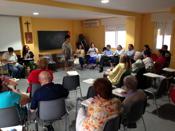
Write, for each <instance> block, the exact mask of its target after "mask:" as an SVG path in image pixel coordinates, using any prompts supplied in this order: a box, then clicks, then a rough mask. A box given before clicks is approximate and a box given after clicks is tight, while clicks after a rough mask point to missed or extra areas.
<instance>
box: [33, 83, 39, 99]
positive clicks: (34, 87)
mask: <svg viewBox="0 0 175 131" xmlns="http://www.w3.org/2000/svg"><path fill="white" fill-rule="evenodd" d="M40 87H41V85H40V84H32V92H31V97H33V95H34V94H35V92H36V90H38V89H39V88H40Z"/></svg>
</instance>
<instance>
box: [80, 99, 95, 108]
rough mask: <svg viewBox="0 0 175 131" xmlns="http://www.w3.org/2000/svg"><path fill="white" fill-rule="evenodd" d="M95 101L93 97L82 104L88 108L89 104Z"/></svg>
mask: <svg viewBox="0 0 175 131" xmlns="http://www.w3.org/2000/svg"><path fill="white" fill-rule="evenodd" d="M93 99H94V98H92V97H91V98H89V99H86V100H84V101H82V102H81V104H82V105H83V106H85V107H88V106H89V104H91V103H92V101H93Z"/></svg>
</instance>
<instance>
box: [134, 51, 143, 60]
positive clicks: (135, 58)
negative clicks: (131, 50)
mask: <svg viewBox="0 0 175 131" xmlns="http://www.w3.org/2000/svg"><path fill="white" fill-rule="evenodd" d="M141 58H142V53H141V52H139V51H136V52H135V54H134V60H135V61H136V60H138V59H141Z"/></svg>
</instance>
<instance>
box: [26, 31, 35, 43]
mask: <svg viewBox="0 0 175 131" xmlns="http://www.w3.org/2000/svg"><path fill="white" fill-rule="evenodd" d="M25 38H26V43H27V44H31V43H33V37H32V32H25Z"/></svg>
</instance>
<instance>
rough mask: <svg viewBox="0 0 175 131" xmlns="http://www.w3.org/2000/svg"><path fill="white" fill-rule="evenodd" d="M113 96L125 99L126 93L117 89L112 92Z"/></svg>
mask: <svg viewBox="0 0 175 131" xmlns="http://www.w3.org/2000/svg"><path fill="white" fill-rule="evenodd" d="M112 94H114V95H117V96H120V97H125V95H126V91H125V90H124V89H122V88H116V89H114V90H112Z"/></svg>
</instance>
